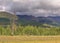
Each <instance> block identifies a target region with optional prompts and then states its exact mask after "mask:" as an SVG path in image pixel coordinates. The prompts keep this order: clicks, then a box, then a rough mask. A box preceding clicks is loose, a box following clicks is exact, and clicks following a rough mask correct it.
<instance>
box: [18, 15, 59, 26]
mask: <svg viewBox="0 0 60 43" xmlns="http://www.w3.org/2000/svg"><path fill="white" fill-rule="evenodd" d="M17 16H18V18H19V20H18V21H19V23H20V24H23V25H27V24H30V25H43V24H49V25H54V26H58V25H59V24H58V22H57V21H56V20H55V19H56V17H55V18H54V17H34V16H31V15H17ZM57 19H58V17H57Z"/></svg>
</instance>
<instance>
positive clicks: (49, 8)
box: [0, 0, 60, 16]
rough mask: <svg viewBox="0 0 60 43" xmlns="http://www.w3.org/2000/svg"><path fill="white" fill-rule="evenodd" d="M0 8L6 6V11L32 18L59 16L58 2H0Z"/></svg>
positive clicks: (59, 3)
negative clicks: (32, 16)
mask: <svg viewBox="0 0 60 43" xmlns="http://www.w3.org/2000/svg"><path fill="white" fill-rule="evenodd" d="M0 2H1V3H0V6H1V5H2V4H3V5H4V6H6V10H8V11H10V12H16V13H18V14H27V15H34V16H48V15H52V14H53V15H56V14H57V15H60V14H59V12H60V1H59V0H3V1H1V0H0Z"/></svg>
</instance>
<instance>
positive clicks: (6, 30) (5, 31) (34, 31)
mask: <svg viewBox="0 0 60 43" xmlns="http://www.w3.org/2000/svg"><path fill="white" fill-rule="evenodd" d="M13 31H14V35H40V36H41V35H60V28H59V27H53V26H52V27H41V26H38V27H37V26H30V25H28V26H21V25H19V26H17V28H16V29H14V30H13ZM11 32H12V30H11V28H10V26H7V27H4V26H0V35H11Z"/></svg>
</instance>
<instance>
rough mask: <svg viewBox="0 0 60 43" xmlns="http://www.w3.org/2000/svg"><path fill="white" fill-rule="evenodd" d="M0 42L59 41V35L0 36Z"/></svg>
mask: <svg viewBox="0 0 60 43" xmlns="http://www.w3.org/2000/svg"><path fill="white" fill-rule="evenodd" d="M0 43H60V36H0Z"/></svg>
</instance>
